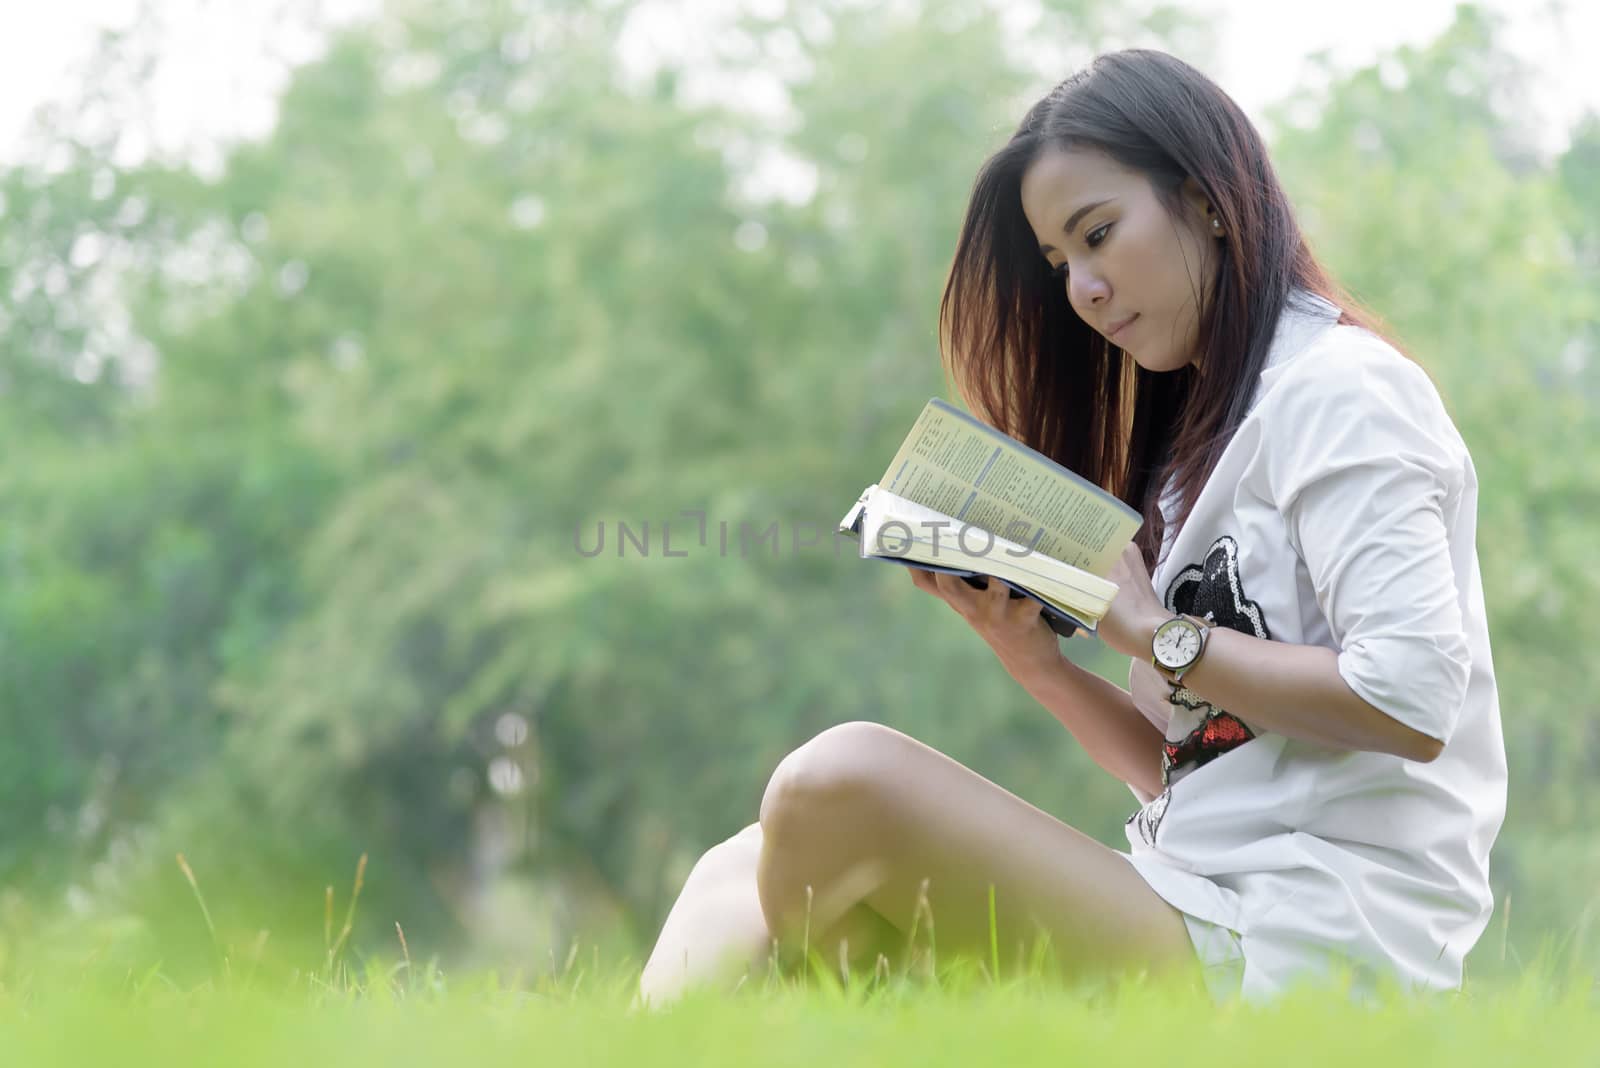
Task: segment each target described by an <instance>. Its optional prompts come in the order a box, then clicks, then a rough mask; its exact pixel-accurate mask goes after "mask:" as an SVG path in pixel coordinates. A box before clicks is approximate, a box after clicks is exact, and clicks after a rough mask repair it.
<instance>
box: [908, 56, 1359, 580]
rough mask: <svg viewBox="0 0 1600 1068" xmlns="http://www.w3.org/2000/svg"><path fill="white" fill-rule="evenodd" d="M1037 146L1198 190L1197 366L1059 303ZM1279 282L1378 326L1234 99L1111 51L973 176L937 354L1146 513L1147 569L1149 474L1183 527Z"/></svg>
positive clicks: (996, 418)
mask: <svg viewBox="0 0 1600 1068" xmlns="http://www.w3.org/2000/svg"><path fill="white" fill-rule="evenodd" d="M1052 146H1054V147H1059V148H1092V149H1097V150H1099V151H1101V152H1103V153H1105V154H1106V155H1108V156H1109V157H1111V158H1112V159H1114V160H1116V161H1117V162H1118V163H1120V164H1121V165H1122V166H1124V167H1127V168H1128V169H1130V170H1135V171H1138V172H1140V173H1142V174H1144V175H1145V176H1146V177H1147V178H1148V179H1149V181H1150V183H1151V186H1152V188H1153V189H1154V190H1155V192H1156V195H1157V197H1158V198H1159V199H1160V201H1161V203H1162V204H1163V205H1164V206H1165V207H1166V209H1167V211H1168V212H1169V213H1170V214H1172V215H1173V216H1174V217H1177V216H1178V213H1179V212H1180V211H1183V210H1185V209H1184V206H1183V202H1182V199H1181V194H1180V192H1179V186H1180V185H1181V183H1182V182H1183V179H1184V178H1186V177H1192V178H1193V179H1194V180H1195V181H1196V182H1197V183H1198V184H1199V186H1200V188H1201V189H1202V190H1203V191H1204V193H1205V196H1206V198H1207V200H1208V201H1209V203H1210V204H1211V205H1212V206H1213V208H1214V209H1215V211H1216V213H1217V215H1218V216H1219V218H1220V219H1221V221H1222V225H1223V227H1224V232H1225V235H1226V236H1225V237H1224V238H1223V239H1221V240H1219V241H1218V242H1217V244H1218V250H1219V252H1220V256H1219V257H1218V259H1219V262H1218V265H1217V269H1216V273H1215V275H1214V276H1213V277H1211V278H1208V279H1205V280H1203V285H1204V287H1205V292H1204V293H1200V294H1196V298H1197V301H1196V302H1197V306H1198V308H1199V312H1200V325H1199V352H1198V353H1197V355H1198V356H1199V359H1200V362H1201V363H1202V364H1203V365H1204V367H1205V374H1204V375H1198V374H1196V373H1195V369H1194V368H1193V367H1191V366H1185V367H1184V368H1182V369H1181V370H1177V371H1171V372H1166V373H1157V372H1151V371H1148V370H1146V369H1144V368H1142V367H1139V366H1138V365H1137V364H1136V363H1134V362H1133V360H1132V358H1131V357H1130V356H1128V354H1127V353H1126V352H1124V351H1123V350H1122V349H1121V348H1118V347H1116V346H1114V345H1112V344H1111V343H1110V342H1108V341H1106V340H1105V338H1104V337H1102V336H1101V335H1100V334H1099V333H1097V332H1096V331H1095V330H1094V329H1092V328H1091V327H1090V326H1089V325H1088V324H1087V323H1086V322H1084V321H1083V320H1082V319H1081V318H1079V317H1078V315H1077V313H1076V312H1075V311H1074V310H1073V308H1072V306H1071V304H1070V303H1069V302H1068V300H1067V296H1066V287H1065V286H1064V285H1062V283H1061V281H1060V280H1059V279H1058V278H1054V277H1052V275H1051V272H1050V268H1049V264H1048V263H1047V262H1046V261H1045V258H1044V257H1043V256H1042V255H1041V254H1040V253H1039V248H1038V245H1037V239H1036V238H1035V236H1034V234H1033V231H1032V230H1031V229H1030V228H1029V226H1028V221H1027V219H1026V217H1025V216H1024V215H1023V212H1022V196H1021V187H1022V175H1023V172H1025V171H1026V170H1027V169H1028V166H1029V165H1030V164H1031V163H1033V161H1034V160H1035V159H1037V158H1038V156H1039V155H1040V153H1041V152H1043V151H1044V150H1045V149H1046V148H1049V147H1052ZM1208 240H1212V238H1210V237H1208ZM1295 289H1304V290H1308V291H1310V292H1312V293H1315V294H1318V295H1320V296H1322V297H1325V298H1326V299H1328V300H1330V301H1331V302H1332V303H1333V304H1335V305H1336V306H1338V307H1340V308H1341V309H1343V310H1342V314H1341V316H1340V319H1339V321H1340V322H1342V323H1354V324H1356V325H1358V326H1362V327H1366V328H1367V329H1370V330H1373V331H1374V332H1375V333H1376V332H1377V328H1376V326H1375V325H1374V319H1373V317H1372V316H1370V315H1369V314H1367V313H1365V312H1363V311H1361V310H1360V309H1358V308H1356V307H1355V305H1354V302H1353V301H1351V300H1350V299H1349V297H1348V295H1347V294H1345V293H1344V292H1343V290H1342V289H1340V287H1338V286H1337V285H1336V284H1335V283H1334V282H1333V281H1332V279H1331V278H1330V277H1329V276H1328V274H1327V273H1326V272H1325V271H1324V270H1323V268H1322V267H1321V265H1320V264H1318V263H1317V261H1316V259H1315V258H1314V257H1313V256H1312V255H1311V251H1310V249H1309V248H1308V247H1307V245H1306V242H1305V239H1304V238H1303V237H1302V235H1301V233H1300V228H1299V226H1298V224H1297V223H1296V222H1295V219H1294V213H1293V210H1292V208H1291V206H1290V204H1289V199H1288V197H1287V196H1286V195H1285V194H1284V191H1283V188H1282V186H1281V185H1280V184H1279V182H1278V178H1277V175H1276V174H1275V173H1274V172H1273V169H1272V164H1271V162H1270V161H1269V160H1268V158H1267V151H1266V147H1265V145H1264V144H1263V142H1262V140H1261V137H1260V135H1259V134H1257V132H1256V130H1255V128H1254V127H1253V126H1252V125H1251V123H1250V120H1249V118H1247V117H1246V116H1245V114H1244V112H1242V111H1241V110H1240V109H1239V107H1238V105H1237V104H1235V103H1234V102H1233V100H1232V99H1230V98H1229V97H1228V95H1227V94H1226V93H1224V92H1223V91H1222V90H1221V89H1220V88H1218V87H1217V85H1216V84H1215V83H1214V82H1212V81H1211V80H1210V79H1208V78H1207V77H1206V76H1205V75H1203V74H1201V73H1200V72H1199V71H1197V70H1195V69H1194V68H1193V67H1191V66H1189V65H1188V64H1186V63H1184V62H1183V61H1182V60H1179V59H1177V58H1175V57H1173V56H1170V55H1167V54H1166V53H1164V52H1157V51H1152V50H1147V49H1129V50H1126V51H1121V52H1111V53H1106V54H1103V55H1100V56H1098V57H1096V58H1095V60H1094V61H1093V62H1092V63H1091V64H1090V65H1089V66H1088V67H1087V68H1085V69H1084V70H1082V71H1079V72H1078V73H1077V74H1074V75H1073V76H1072V77H1070V78H1068V79H1067V80H1066V81H1063V82H1062V83H1061V84H1060V85H1057V86H1056V87H1055V88H1054V89H1052V90H1051V91H1050V92H1049V93H1048V94H1046V96H1045V97H1044V98H1043V99H1042V100H1040V101H1039V102H1038V103H1036V104H1034V105H1033V107H1031V108H1029V109H1028V113H1027V115H1026V117H1024V118H1023V120H1022V123H1021V125H1020V126H1018V127H1017V130H1016V133H1014V134H1013V135H1012V137H1011V140H1010V141H1009V142H1008V143H1007V144H1006V145H1005V147H1003V148H1001V149H1000V150H999V151H998V152H996V153H995V154H994V155H993V156H991V157H990V158H989V159H988V160H987V161H986V162H985V163H984V165H983V167H982V169H981V170H980V171H979V172H978V176H977V179H976V180H975V181H974V183H973V189H972V197H971V201H970V203H969V204H968V207H967V216H966V221H965V223H964V224H963V225H962V228H961V236H960V239H959V241H958V243H957V245H956V252H955V259H954V262H953V264H952V265H951V269H950V275H949V278H948V280H947V281H946V284H945V290H944V297H943V299H942V300H941V302H940V305H939V327H940V330H939V334H940V349H941V352H942V354H943V358H944V361H945V364H946V368H947V372H948V373H951V374H953V376H954V378H955V381H956V385H957V388H958V389H959V390H960V392H961V395H962V397H963V399H964V400H965V401H966V402H967V404H968V405H969V406H970V407H971V408H972V409H973V411H974V412H975V413H976V414H978V415H979V417H980V418H983V419H985V420H986V421H988V422H989V423H991V424H992V425H994V426H995V427H997V428H999V429H1000V430H1002V431H1004V432H1005V433H1007V434H1010V435H1011V436H1012V437H1015V438H1017V439H1018V440H1019V441H1022V442H1024V443H1025V444H1027V445H1030V446H1032V447H1033V448H1035V449H1037V450H1038V451H1039V452H1042V453H1043V454H1045V455H1046V456H1049V457H1050V458H1051V459H1053V460H1055V461H1056V462H1058V463H1060V464H1062V465H1064V466H1066V467H1068V468H1071V469H1072V470H1074V471H1076V472H1077V473H1078V474H1080V475H1082V476H1083V477H1084V478H1087V479H1089V480H1090V481H1092V482H1094V483H1096V484H1097V485H1099V486H1101V487H1103V488H1105V489H1106V490H1107V491H1109V492H1111V493H1114V494H1116V495H1117V496H1118V497H1120V498H1121V499H1122V500H1124V501H1126V502H1127V503H1128V504H1129V505H1130V506H1131V507H1133V508H1134V509H1136V510H1138V511H1139V512H1140V513H1141V514H1142V515H1143V516H1144V525H1143V526H1142V527H1141V528H1140V530H1139V534H1138V537H1137V538H1136V544H1138V546H1139V548H1140V551H1141V552H1142V553H1143V556H1144V561H1145V566H1146V567H1147V568H1153V567H1154V566H1155V563H1156V554H1157V553H1158V552H1159V551H1160V546H1161V543H1162V535H1163V524H1162V516H1161V510H1160V497H1161V490H1162V488H1163V485H1164V484H1165V482H1166V481H1167V480H1168V479H1169V478H1170V479H1171V480H1172V482H1173V489H1174V493H1175V496H1176V502H1177V503H1176V511H1175V513H1174V522H1175V523H1176V524H1177V525H1179V526H1181V525H1182V523H1183V522H1184V520H1186V519H1187V518H1188V516H1189V513H1190V512H1191V511H1192V510H1193V508H1194V503H1195V500H1196V498H1198V497H1199V495H1200V491H1201V489H1202V488H1203V487H1204V486H1205V482H1206V479H1207V478H1208V477H1209V476H1210V474H1211V472H1212V470H1213V469H1214V468H1215V467H1216V464H1217V460H1218V459H1219V458H1220V457H1221V455H1222V451H1223V449H1224V448H1225V447H1226V446H1227V444H1228V441H1229V440H1230V439H1231V438H1232V436H1233V433H1234V431H1235V430H1236V429H1237V428H1238V426H1239V423H1240V422H1241V421H1242V420H1243V419H1244V416H1245V413H1246V409H1247V406H1248V404H1249V402H1250V392H1251V389H1252V387H1253V386H1254V384H1255V382H1256V379H1257V377H1258V376H1259V375H1260V373H1261V370H1262V368H1263V367H1264V366H1265V362H1266V358H1267V353H1268V349H1269V347H1270V345H1271V342H1272V336H1273V330H1274V328H1275V327H1276V325H1277V322H1278V316H1279V313H1280V312H1281V311H1282V309H1283V306H1284V303H1285V301H1286V299H1287V298H1288V296H1289V294H1290V293H1291V292H1292V291H1293V290H1295Z"/></svg>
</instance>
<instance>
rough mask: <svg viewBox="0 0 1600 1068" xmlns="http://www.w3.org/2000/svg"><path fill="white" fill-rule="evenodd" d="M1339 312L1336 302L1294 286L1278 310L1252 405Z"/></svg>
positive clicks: (1332, 321) (1335, 320) (1329, 324)
mask: <svg viewBox="0 0 1600 1068" xmlns="http://www.w3.org/2000/svg"><path fill="white" fill-rule="evenodd" d="M1339 315H1340V311H1339V306H1338V305H1336V304H1334V303H1332V302H1331V301H1329V300H1327V299H1325V298H1323V297H1320V296H1318V295H1317V294H1315V293H1312V292H1311V291H1309V290H1306V289H1296V290H1294V291H1293V292H1291V293H1290V294H1289V298H1288V299H1287V300H1285V301H1284V303H1283V310H1282V311H1281V312H1279V313H1278V325H1277V326H1276V327H1274V328H1273V331H1272V344H1271V345H1270V346H1269V347H1268V349H1267V361H1266V365H1265V366H1264V367H1263V368H1262V371H1261V385H1260V388H1258V389H1257V390H1256V393H1255V396H1254V397H1253V398H1252V399H1251V407H1255V402H1256V401H1258V400H1260V399H1261V395H1262V394H1263V393H1265V392H1266V391H1267V390H1268V389H1270V388H1271V387H1272V383H1273V380H1274V379H1276V378H1277V377H1278V375H1279V374H1281V373H1282V372H1283V369H1284V368H1285V367H1286V366H1288V365H1289V363H1290V361H1291V360H1293V359H1294V358H1295V357H1296V356H1298V355H1300V353H1302V352H1304V351H1305V350H1306V349H1307V348H1308V347H1310V345H1311V342H1312V340H1313V339H1314V338H1316V336H1317V335H1318V334H1320V333H1322V331H1323V330H1326V329H1327V328H1328V327H1330V326H1332V325H1333V324H1334V323H1336V322H1338V321H1339Z"/></svg>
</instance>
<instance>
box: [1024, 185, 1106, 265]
mask: <svg viewBox="0 0 1600 1068" xmlns="http://www.w3.org/2000/svg"><path fill="white" fill-rule="evenodd" d="M1114 199H1115V198H1114V197H1106V198H1105V199H1104V200H1096V201H1095V202H1094V203H1092V204H1085V205H1084V206H1083V207H1081V208H1079V209H1078V210H1077V211H1075V212H1073V213H1072V214H1071V215H1068V216H1067V223H1066V225H1065V226H1063V227H1062V228H1061V232H1062V233H1064V234H1070V233H1072V228H1073V227H1075V226H1077V225H1078V220H1079V219H1082V218H1083V217H1084V216H1085V215H1087V214H1089V213H1090V212H1091V211H1093V210H1094V209H1095V208H1098V207H1099V206H1100V205H1102V204H1109V203H1111V201H1112V200H1114ZM1039 251H1040V252H1054V251H1056V247H1055V246H1054V245H1040V246H1039Z"/></svg>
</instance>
